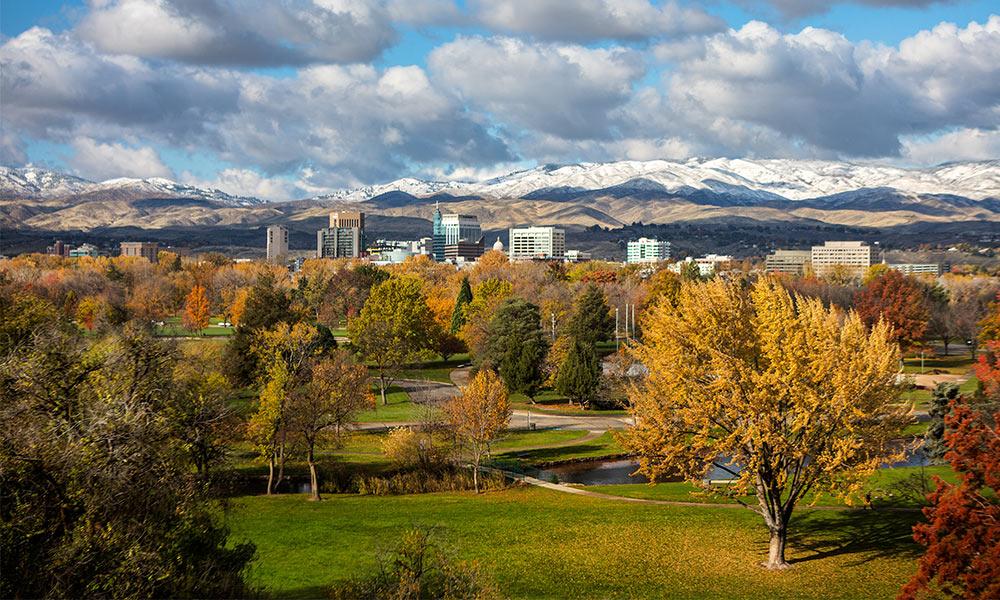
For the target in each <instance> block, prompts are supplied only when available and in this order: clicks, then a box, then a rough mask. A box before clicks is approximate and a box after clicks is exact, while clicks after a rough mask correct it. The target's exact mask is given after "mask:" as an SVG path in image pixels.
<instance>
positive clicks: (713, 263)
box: [667, 254, 733, 277]
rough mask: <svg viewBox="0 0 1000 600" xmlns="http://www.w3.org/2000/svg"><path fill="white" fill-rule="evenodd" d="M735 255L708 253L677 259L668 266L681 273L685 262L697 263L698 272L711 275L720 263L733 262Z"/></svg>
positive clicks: (705, 275) (703, 275)
mask: <svg viewBox="0 0 1000 600" xmlns="http://www.w3.org/2000/svg"><path fill="white" fill-rule="evenodd" d="M732 260H733V257H732V256H728V255H725V254H706V255H705V256H702V257H701V258H692V257H690V256H689V257H687V258H685V259H684V260H681V261H677V262H675V263H674V264H672V265H670V266H668V267H667V268H668V269H670V270H671V271H673V272H674V273H678V274H679V273H680V272H681V268H683V267H684V265H685V264H688V263H695V264H696V265H698V274H699V275H701V276H702V277H711V276H712V275H714V274H715V272H716V271H717V270H718V269H719V265H722V264H724V263H728V262H732Z"/></svg>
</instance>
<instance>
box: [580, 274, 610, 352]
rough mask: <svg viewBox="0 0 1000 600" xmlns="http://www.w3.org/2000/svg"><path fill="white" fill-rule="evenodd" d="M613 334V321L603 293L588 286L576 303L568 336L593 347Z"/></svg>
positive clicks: (594, 286)
mask: <svg viewBox="0 0 1000 600" xmlns="http://www.w3.org/2000/svg"><path fill="white" fill-rule="evenodd" d="M614 332H615V320H614V318H613V317H612V316H611V309H610V308H608V303H607V301H606V300H605V299H604V292H603V291H601V288H599V287H597V286H596V285H594V284H590V285H589V286H587V289H586V290H584V292H583V293H582V294H580V297H579V298H578V299H577V301H576V310H575V311H574V313H573V319H572V320H571V321H570V324H569V334H570V335H571V336H573V337H574V338H575V339H577V340H580V341H581V342H585V343H587V344H590V345H593V344H596V343H597V342H603V341H605V340H608V339H610V338H611V336H612V335H614Z"/></svg>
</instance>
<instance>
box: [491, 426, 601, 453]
mask: <svg viewBox="0 0 1000 600" xmlns="http://www.w3.org/2000/svg"><path fill="white" fill-rule="evenodd" d="M587 433H588V432H587V431H577V430H569V429H538V430H535V431H511V432H508V433H507V434H506V435H505V436H504V437H503V438H502V439H500V440H499V441H497V442H495V443H494V444H493V448H492V449H493V450H494V451H500V452H509V451H512V450H518V449H520V448H530V447H532V446H545V445H549V444H563V443H569V442H572V441H573V440H578V439H580V438H582V437H584V436H585V435H587Z"/></svg>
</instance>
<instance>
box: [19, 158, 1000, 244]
mask: <svg viewBox="0 0 1000 600" xmlns="http://www.w3.org/2000/svg"><path fill="white" fill-rule="evenodd" d="M436 202H440V203H444V204H446V206H445V207H443V210H447V211H448V212H461V213H468V214H475V215H478V216H479V218H480V221H481V222H482V223H483V226H484V228H486V229H491V230H501V229H504V228H507V227H510V226H512V225H517V224H526V223H534V224H554V225H562V226H565V227H569V228H574V227H575V228H580V229H583V228H587V227H592V226H595V225H596V226H600V227H604V228H612V229H613V228H618V227H622V226H624V225H627V224H631V223H637V222H642V223H683V222H699V223H704V222H719V223H724V222H732V221H734V220H739V221H741V222H746V221H751V222H753V221H756V222H764V223H792V222H794V223H798V224H810V223H815V224H833V225H843V226H865V227H894V226H903V225H912V224H919V223H949V224H955V223H962V222H975V223H978V224H982V223H989V224H996V225H997V226H998V227H1000V160H992V161H981V162H955V163H946V164H942V165H939V166H936V167H932V168H925V169H905V168H901V167H895V166H884V165H874V164H866V163H848V162H834V161H814V160H808V161H807V160H749V159H724V158H716V159H691V160H687V161H668V160H652V161H618V162H608V163H579V164H569V165H543V166H539V167H537V168H533V169H528V170H523V171H517V172H514V173H510V174H508V175H504V176H502V177H497V178H493V179H489V180H485V181H474V182H457V181H425V180H420V179H413V178H406V179H400V180H397V181H394V182H391V183H387V184H380V185H372V186H367V187H362V188H355V189H349V190H341V191H337V192H334V193H330V194H325V195H323V196H317V197H313V198H305V199H301V200H293V201H289V202H265V201H262V200H260V199H257V198H252V197H243V196H235V195H230V194H227V193H225V192H222V191H220V190H215V189H203V188H198V187H193V186H188V185H184V184H181V183H177V182H174V181H171V180H168V179H162V178H152V179H129V178H122V179H112V180H108V181H103V182H92V181H87V180H85V179H81V178H79V177H76V176H73V175H68V174H63V173H58V172H55V171H48V170H44V169H39V168H34V167H26V168H7V167H0V226H3V227H4V228H8V229H15V230H18V231H28V230H38V231H46V232H55V231H94V230H109V229H122V228H132V229H145V230H164V229H177V228H197V227H212V228H218V229H227V228H228V229H232V230H237V229H239V230H243V231H245V230H247V229H254V228H259V227H261V226H263V225H267V224H271V223H285V224H287V225H289V226H290V227H291V228H292V229H293V230H295V229H300V230H302V231H303V232H306V231H309V230H310V229H315V228H316V227H317V226H319V224H320V223H322V221H323V220H324V218H325V215H326V213H328V212H329V211H330V210H331V209H334V208H336V207H339V206H347V205H351V206H354V207H358V208H361V209H362V210H364V211H365V212H366V213H368V214H371V215H376V216H378V217H381V218H384V219H386V221H383V223H385V222H388V220H392V219H402V218H407V219H406V222H407V223H410V225H411V226H413V227H416V225H417V224H418V223H419V222H420V221H415V219H422V220H426V219H429V218H430V214H431V211H432V210H433V209H432V208H431V205H432V204H434V203H436ZM420 227H423V226H422V225H421V226H420ZM375 235H378V234H377V233H376V234H375Z"/></svg>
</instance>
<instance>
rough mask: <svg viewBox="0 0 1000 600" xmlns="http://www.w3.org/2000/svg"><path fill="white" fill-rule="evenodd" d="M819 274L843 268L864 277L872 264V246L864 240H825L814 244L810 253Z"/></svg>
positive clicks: (815, 269)
mask: <svg viewBox="0 0 1000 600" xmlns="http://www.w3.org/2000/svg"><path fill="white" fill-rule="evenodd" d="M809 259H810V262H811V263H812V268H813V270H814V271H815V272H816V274H817V275H820V276H823V275H828V274H830V273H831V272H833V271H835V270H837V269H843V270H845V271H847V272H849V273H852V274H854V275H856V276H857V277H864V274H865V272H866V271H868V268H869V267H870V266H872V248H871V246H869V245H868V244H866V243H864V242H825V243H824V244H823V245H822V246H813V247H812V251H811V252H810V255H809Z"/></svg>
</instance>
